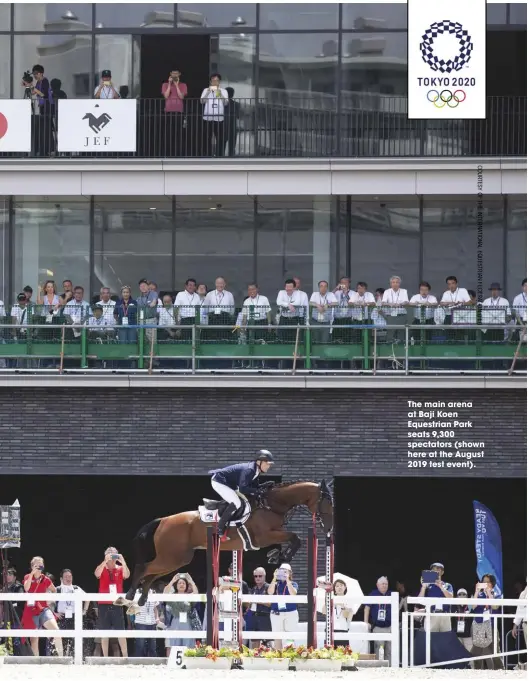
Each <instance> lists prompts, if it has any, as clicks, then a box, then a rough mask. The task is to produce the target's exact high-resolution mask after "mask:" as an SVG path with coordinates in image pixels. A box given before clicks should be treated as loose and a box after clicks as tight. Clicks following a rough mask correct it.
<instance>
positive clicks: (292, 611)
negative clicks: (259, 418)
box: [268, 282, 299, 650]
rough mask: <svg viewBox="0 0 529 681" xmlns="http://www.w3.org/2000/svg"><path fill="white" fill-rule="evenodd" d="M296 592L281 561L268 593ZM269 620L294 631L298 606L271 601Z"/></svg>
mask: <svg viewBox="0 0 529 681" xmlns="http://www.w3.org/2000/svg"><path fill="white" fill-rule="evenodd" d="M293 283H294V282H292V284H293ZM297 593H298V585H297V583H296V582H293V581H292V568H291V567H290V565H289V564H288V563H283V564H282V565H281V566H280V567H279V568H278V569H277V570H276V571H275V572H274V577H273V579H272V581H271V582H270V585H269V587H268V595H269V596H296V595H297ZM270 622H271V624H272V631H273V632H288V631H290V632H292V631H295V630H296V628H297V626H298V623H299V612H298V606H297V605H296V604H295V603H285V602H281V603H272V605H271V607H270ZM275 648H276V650H282V648H283V640H282V639H276V641H275Z"/></svg>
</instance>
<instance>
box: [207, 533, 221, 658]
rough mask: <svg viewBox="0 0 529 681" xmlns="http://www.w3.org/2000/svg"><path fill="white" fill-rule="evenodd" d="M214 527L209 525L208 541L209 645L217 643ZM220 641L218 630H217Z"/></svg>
mask: <svg viewBox="0 0 529 681" xmlns="http://www.w3.org/2000/svg"><path fill="white" fill-rule="evenodd" d="M213 533H214V528H213V526H212V525H208V526H207V543H206V561H207V565H206V612H207V617H206V644H207V645H208V646H214V645H215V635H214V631H213V619H214V617H213V608H214V600H215V597H214V595H213V588H214V586H213V561H214V560H215V551H214V541H213ZM217 642H218V632H217Z"/></svg>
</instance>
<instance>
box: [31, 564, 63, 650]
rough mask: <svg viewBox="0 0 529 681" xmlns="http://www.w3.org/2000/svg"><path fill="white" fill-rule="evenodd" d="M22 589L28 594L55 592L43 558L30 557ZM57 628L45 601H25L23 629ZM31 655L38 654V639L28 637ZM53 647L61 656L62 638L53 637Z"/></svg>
mask: <svg viewBox="0 0 529 681" xmlns="http://www.w3.org/2000/svg"><path fill="white" fill-rule="evenodd" d="M24 591H25V592H26V593H30V594H36V593H38V594H44V593H55V592H56V591H57V589H56V588H55V586H54V585H53V582H52V581H51V580H50V579H49V577H47V576H46V574H45V572H44V559H43V558H42V557H41V556H35V557H34V558H32V559H31V572H29V573H28V574H27V575H25V577H24ZM41 627H43V628H44V629H50V630H58V629H59V627H58V626H57V622H56V620H55V617H54V616H53V613H52V611H51V609H50V607H49V605H48V603H47V602H46V601H26V604H25V606H24V612H23V614H22V628H23V629H40V628H41ZM29 642H30V644H31V650H32V651H33V655H35V656H36V657H38V656H39V639H38V638H36V637H35V638H30V639H29ZM55 649H56V651H57V654H58V655H59V657H62V656H63V648H62V639H60V638H56V639H55Z"/></svg>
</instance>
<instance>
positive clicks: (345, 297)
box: [340, 291, 349, 307]
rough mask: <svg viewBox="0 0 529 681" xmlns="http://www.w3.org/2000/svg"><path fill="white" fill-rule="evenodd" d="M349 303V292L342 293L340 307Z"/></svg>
mask: <svg viewBox="0 0 529 681" xmlns="http://www.w3.org/2000/svg"><path fill="white" fill-rule="evenodd" d="M348 302H349V291H342V292H341V298H340V307H346V305H347V303H348Z"/></svg>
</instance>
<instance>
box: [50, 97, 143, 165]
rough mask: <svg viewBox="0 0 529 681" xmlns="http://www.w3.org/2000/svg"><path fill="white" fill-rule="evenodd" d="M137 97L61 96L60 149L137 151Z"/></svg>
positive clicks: (58, 144) (58, 145) (108, 151)
mask: <svg viewBox="0 0 529 681" xmlns="http://www.w3.org/2000/svg"><path fill="white" fill-rule="evenodd" d="M136 106H137V104H136V100H135V99H77V100H74V99H60V100H59V121H58V142H57V149H58V151H64V152H67V151H77V152H82V151H84V152H92V153H93V152H97V153H105V152H106V153H113V152H116V151H132V152H134V151H136Z"/></svg>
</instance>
